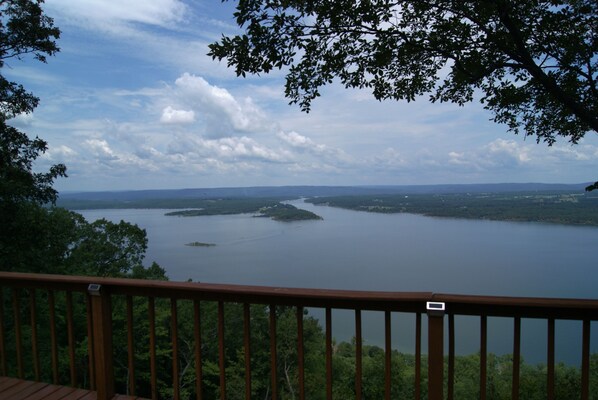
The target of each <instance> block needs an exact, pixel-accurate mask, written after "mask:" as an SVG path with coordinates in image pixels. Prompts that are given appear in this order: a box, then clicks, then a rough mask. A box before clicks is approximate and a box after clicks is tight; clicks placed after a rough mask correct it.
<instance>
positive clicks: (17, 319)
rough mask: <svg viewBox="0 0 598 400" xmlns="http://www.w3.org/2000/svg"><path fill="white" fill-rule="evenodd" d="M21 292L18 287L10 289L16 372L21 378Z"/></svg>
mask: <svg viewBox="0 0 598 400" xmlns="http://www.w3.org/2000/svg"><path fill="white" fill-rule="evenodd" d="M20 296H21V293H20V291H19V290H18V289H14V290H13V291H12V310H13V315H14V326H15V346H16V353H17V372H18V374H19V378H21V379H23V343H22V342H23V339H22V335H21V301H20Z"/></svg>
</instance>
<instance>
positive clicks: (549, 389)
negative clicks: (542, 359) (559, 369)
mask: <svg viewBox="0 0 598 400" xmlns="http://www.w3.org/2000/svg"><path fill="white" fill-rule="evenodd" d="M546 368H547V369H548V371H547V373H546V398H547V399H548V400H554V318H549V319H548V349H547V355H546Z"/></svg>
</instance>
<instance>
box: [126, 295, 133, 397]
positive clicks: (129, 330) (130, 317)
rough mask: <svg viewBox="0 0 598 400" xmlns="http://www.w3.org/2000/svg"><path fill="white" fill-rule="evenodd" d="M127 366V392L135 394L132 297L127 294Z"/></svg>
mask: <svg viewBox="0 0 598 400" xmlns="http://www.w3.org/2000/svg"><path fill="white" fill-rule="evenodd" d="M126 299H127V300H126V301H127V366H128V369H129V380H128V390H127V394H128V395H130V396H135V333H134V331H133V297H131V296H127V298H126Z"/></svg>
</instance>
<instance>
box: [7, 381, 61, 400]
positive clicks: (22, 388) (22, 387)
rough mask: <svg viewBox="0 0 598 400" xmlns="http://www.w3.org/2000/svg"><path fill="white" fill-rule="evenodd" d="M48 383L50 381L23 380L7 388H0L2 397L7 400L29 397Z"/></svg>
mask: <svg viewBox="0 0 598 400" xmlns="http://www.w3.org/2000/svg"><path fill="white" fill-rule="evenodd" d="M48 385H49V384H48V383H43V382H27V381H21V382H20V384H17V385H15V386H12V387H10V388H9V389H7V390H0V398H3V399H7V400H11V399H15V398H20V399H27V398H30V397H31V396H33V394H34V393H37V392H39V391H40V390H42V389H43V388H45V387H46V386H48Z"/></svg>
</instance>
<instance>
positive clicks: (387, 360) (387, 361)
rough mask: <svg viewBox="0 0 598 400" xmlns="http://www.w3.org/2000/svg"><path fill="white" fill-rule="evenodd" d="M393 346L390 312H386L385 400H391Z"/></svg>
mask: <svg viewBox="0 0 598 400" xmlns="http://www.w3.org/2000/svg"><path fill="white" fill-rule="evenodd" d="M391 362H392V344H391V331H390V311H385V312H384V398H385V399H386V400H390V389H391V376H392V375H391V373H392V371H391Z"/></svg>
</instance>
